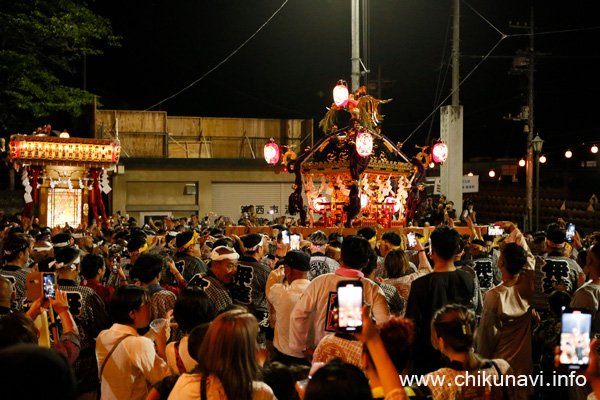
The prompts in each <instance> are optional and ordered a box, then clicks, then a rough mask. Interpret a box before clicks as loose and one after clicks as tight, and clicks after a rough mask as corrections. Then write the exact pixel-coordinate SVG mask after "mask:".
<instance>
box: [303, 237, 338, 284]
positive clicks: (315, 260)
mask: <svg viewBox="0 0 600 400" xmlns="http://www.w3.org/2000/svg"><path fill="white" fill-rule="evenodd" d="M308 240H309V241H310V271H308V280H310V281H312V280H313V279H315V278H316V277H317V276H319V275H323V274H329V273H332V272H335V270H336V269H338V268H339V267H340V264H339V263H338V262H337V261H335V260H333V259H332V258H329V257H327V256H326V255H325V250H326V249H327V241H328V237H327V235H325V233H323V232H322V231H315V232H313V233H311V234H310V236H309V237H308Z"/></svg>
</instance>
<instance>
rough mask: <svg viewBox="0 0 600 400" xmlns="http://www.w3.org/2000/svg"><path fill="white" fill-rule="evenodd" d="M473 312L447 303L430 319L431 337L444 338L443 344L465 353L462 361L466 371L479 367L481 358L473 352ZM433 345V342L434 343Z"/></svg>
mask: <svg viewBox="0 0 600 400" xmlns="http://www.w3.org/2000/svg"><path fill="white" fill-rule="evenodd" d="M476 323H477V322H476V319H475V313H474V312H473V311H471V310H469V309H468V308H467V307H465V306H463V305H461V304H448V305H447V306H444V307H443V308H441V309H440V310H438V311H437V312H436V313H435V314H434V315H433V318H432V319H431V339H432V342H433V341H434V338H435V336H437V337H439V338H442V339H444V344H445V345H446V346H448V347H449V348H451V349H452V350H454V351H455V352H457V353H466V354H467V357H466V358H465V361H464V363H463V368H464V369H465V370H466V371H471V370H474V369H479V368H481V366H482V365H483V363H484V362H483V360H482V359H481V357H479V356H478V355H477V354H475V353H474V352H473V341H474V338H475V327H476V326H477V325H476ZM434 347H435V344H434Z"/></svg>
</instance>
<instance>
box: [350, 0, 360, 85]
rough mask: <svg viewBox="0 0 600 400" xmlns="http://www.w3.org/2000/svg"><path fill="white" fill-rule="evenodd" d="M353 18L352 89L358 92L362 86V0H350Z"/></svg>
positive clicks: (351, 16)
mask: <svg viewBox="0 0 600 400" xmlns="http://www.w3.org/2000/svg"><path fill="white" fill-rule="evenodd" d="M350 2H351V14H350V18H351V19H352V29H351V35H352V83H351V88H350V90H351V91H352V92H356V91H357V90H358V88H359V87H360V5H359V4H360V3H359V2H360V0H350Z"/></svg>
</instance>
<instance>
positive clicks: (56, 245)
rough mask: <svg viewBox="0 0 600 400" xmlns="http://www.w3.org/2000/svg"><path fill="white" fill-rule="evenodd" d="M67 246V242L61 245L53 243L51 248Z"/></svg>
mask: <svg viewBox="0 0 600 400" xmlns="http://www.w3.org/2000/svg"><path fill="white" fill-rule="evenodd" d="M68 245H69V241H67V242H62V243H54V244H53V245H52V246H54V247H67V246H68Z"/></svg>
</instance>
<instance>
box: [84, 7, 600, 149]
mask: <svg viewBox="0 0 600 400" xmlns="http://www.w3.org/2000/svg"><path fill="white" fill-rule="evenodd" d="M283 3H284V0H245V1H240V0H212V1H208V0H202V1H192V0H187V1H183V0H170V1H166V0H162V1H158V0H150V1H139V0H128V1H115V0H103V1H98V2H95V3H93V5H92V7H93V8H94V9H95V10H96V11H97V12H98V13H99V14H101V15H103V16H105V17H107V18H109V19H110V20H111V21H112V23H113V28H114V31H115V34H117V35H121V36H122V37H123V39H122V46H121V47H120V48H111V49H108V50H106V52H105V54H104V55H103V56H98V57H93V58H89V59H88V77H87V82H88V89H89V90H90V91H92V92H94V93H96V94H98V95H100V101H101V102H102V103H103V105H104V107H105V108H122V109H136V110H140V109H147V108H148V107H151V106H152V105H154V104H156V103H159V102H160V101H161V100H163V99H165V98H167V97H169V96H172V95H173V94H175V93H177V92H178V91H179V90H181V89H183V88H184V87H186V86H188V85H189V84H191V83H192V82H194V81H195V80H197V79H199V78H200V77H202V76H203V75H204V74H206V73H207V72H208V71H210V70H211V69H213V68H214V67H215V66H217V65H218V64H219V63H221V62H222V61H223V60H225V59H226V58H227V57H228V56H229V55H230V54H231V53H232V52H233V51H234V50H235V49H236V48H237V47H239V46H240V45H241V44H242V43H243V42H244V41H245V40H247V39H248V38H249V37H250V36H251V35H252V34H253V33H254V32H255V31H256V30H257V29H258V28H259V27H260V26H261V25H262V24H263V23H264V22H265V21H267V19H268V18H269V17H270V16H271V15H272V14H273V13H274V12H275V11H276V10H277V9H278V8H279V7H280V6H281V5H282V4H283ZM369 3H370V47H369V52H370V57H369V60H368V61H369V63H368V65H367V66H368V67H369V68H370V69H371V71H372V73H371V75H370V79H371V80H374V79H377V72H378V70H379V68H381V74H382V76H383V78H384V79H387V80H390V81H392V82H393V83H392V84H390V85H389V86H388V87H386V88H385V89H383V92H382V98H386V99H387V98H393V99H394V100H393V101H392V102H391V103H388V104H386V105H383V106H382V111H383V114H384V115H385V116H386V119H385V122H384V124H383V133H384V134H386V135H387V136H388V137H389V138H391V139H392V140H394V141H404V140H406V138H407V137H408V136H409V135H411V133H413V132H414V134H413V135H412V136H411V138H410V140H409V141H407V143H406V145H405V148H404V149H405V152H406V153H407V154H409V155H412V154H413V150H412V149H413V146H414V144H420V145H425V143H426V140H427V138H428V137H430V138H434V137H439V118H438V116H439V112H436V113H435V114H434V118H433V125H432V124H431V122H432V120H428V119H427V117H428V116H429V115H430V114H431V113H432V111H433V110H434V109H435V108H436V106H437V105H438V104H439V99H440V98H445V97H446V96H447V95H448V94H449V93H450V82H451V79H450V73H451V72H450V69H449V68H448V61H449V55H450V47H451V42H450V41H451V37H452V31H451V29H450V27H451V14H452V1H451V0H403V1H399V0H370V2H369ZM573 3H574V2H561V3H558V2H554V1H552V2H547V1H544V2H540V4H541V5H540V6H537V7H536V6H535V4H534V13H535V20H536V22H535V24H536V26H537V28H538V29H537V35H536V37H535V48H536V50H537V51H539V52H540V53H543V54H544V55H543V56H542V57H541V58H540V59H539V60H538V62H537V64H536V70H537V72H536V75H535V125H536V129H535V132H536V133H539V134H540V136H542V138H544V140H546V143H545V145H544V150H545V152H547V153H549V154H551V153H552V152H556V153H557V154H558V153H561V152H564V150H566V148H567V147H571V148H575V145H576V144H581V143H583V142H589V143H591V142H593V141H594V140H597V141H598V142H600V134H599V129H598V126H597V125H598V124H597V122H596V118H595V116H596V114H597V110H598V109H599V106H600V104H599V103H600V101H599V100H598V92H599V89H600V78H599V74H598V72H597V69H598V61H599V59H600V56H599V55H598V49H599V48H600V46H599V39H600V29H592V30H585V29H583V28H593V27H597V26H600V22H598V21H597V17H596V15H595V13H593V12H592V10H591V9H590V7H591V4H592V3H591V2H576V3H577V4H573ZM580 3H581V4H580ZM554 4H556V5H560V7H552V6H551V5H554ZM530 6H531V3H529V2H527V1H524V0H507V1H489V0H472V1H469V2H461V53H462V56H463V57H462V59H461V77H463V78H464V77H465V76H467V75H469V74H470V76H469V78H468V79H467V80H466V81H465V82H464V83H463V84H462V86H461V91H460V100H461V104H462V105H463V106H464V108H465V126H464V132H465V158H466V159H469V158H472V157H480V156H490V157H506V156H509V157H521V156H522V155H523V154H524V152H525V137H524V134H523V133H522V131H523V124H522V123H518V122H511V121H507V120H504V119H503V117H504V116H506V115H508V114H512V115H516V114H518V113H519V110H520V107H521V106H522V105H524V104H525V101H526V98H525V97H524V93H525V92H524V89H525V86H526V83H527V81H526V80H525V79H524V77H522V76H521V77H519V76H514V75H510V74H509V71H510V67H511V62H512V56H514V55H515V53H516V51H517V50H518V49H523V48H525V47H526V46H527V45H528V41H529V39H528V38H527V37H526V36H510V35H516V34H523V33H524V32H525V31H524V30H522V29H513V28H511V27H510V26H509V23H510V22H512V23H513V24H515V23H516V22H520V23H521V24H523V23H525V22H528V21H529V18H530ZM498 31H500V32H501V33H500V32H498ZM502 34H505V35H509V36H508V37H507V38H505V39H504V40H502V41H501V43H500V44H499V45H498V46H497V47H496V48H495V49H494V51H493V52H492V53H491V56H490V57H489V58H487V59H485V60H483V62H482V58H483V57H484V56H485V55H486V54H488V53H489V52H490V51H491V50H492V49H493V48H494V46H496V45H497V44H498V42H499V40H500V38H501V35H502ZM350 51H351V37H350V1H348V0H289V2H288V3H287V4H286V5H285V6H284V7H283V8H282V10H281V11H280V12H279V13H278V14H277V15H276V16H275V17H274V18H273V19H272V20H271V22H270V23H269V24H267V25H266V26H265V27H264V28H263V29H262V30H261V31H260V32H259V33H258V34H257V35H256V36H255V37H254V38H253V39H252V40H250V41H249V42H248V43H247V44H246V45H245V46H244V47H243V48H242V49H241V50H240V51H239V52H237V53H236V54H235V55H233V56H232V57H231V58H230V59H229V60H228V61H226V62H225V63H224V64H223V65H221V66H220V67H219V68H217V69H216V70H215V71H214V72H212V73H211V74H209V75H208V76H207V77H206V78H204V79H203V80H202V81H200V82H198V83H197V84H195V85H194V86H193V87H192V88H190V89H188V90H186V91H185V92H183V93H182V94H180V95H178V96H176V97H174V98H173V99H171V100H168V101H165V102H164V103H162V104H160V106H157V107H155V108H154V109H155V110H157V109H162V110H164V111H167V112H168V113H169V115H189V116H192V115H195V116H207V117H209V116H217V117H257V118H313V119H314V120H315V125H316V124H317V123H318V121H319V120H320V119H321V118H322V117H323V116H324V114H325V112H326V107H328V106H330V104H331V102H332V98H331V90H332V88H333V86H334V85H335V83H336V82H337V80H338V79H345V80H347V81H348V82H350V69H351V66H350V57H351V54H350ZM371 94H375V93H371ZM436 98H437V99H438V100H437V102H436ZM445 104H450V101H449V100H448V101H446V102H445ZM424 122H425V123H424ZM420 125H421V127H420V128H419V129H417V127H419V126H420ZM415 130H416V131H415ZM315 133H316V137H319V135H320V132H318V131H317V129H316V128H315Z"/></svg>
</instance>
